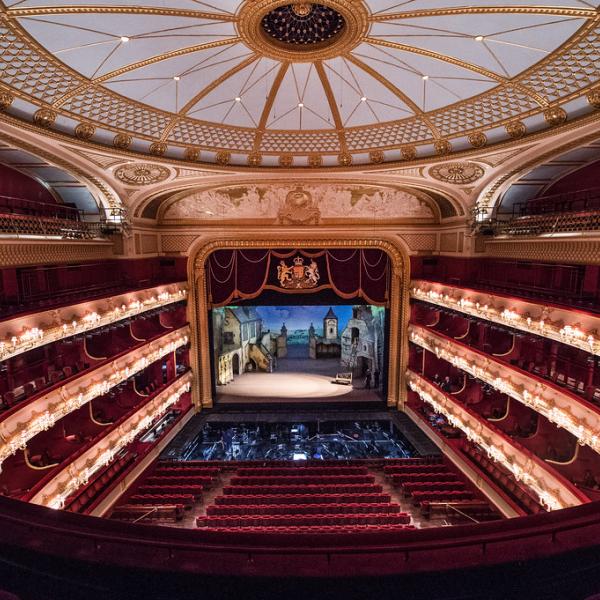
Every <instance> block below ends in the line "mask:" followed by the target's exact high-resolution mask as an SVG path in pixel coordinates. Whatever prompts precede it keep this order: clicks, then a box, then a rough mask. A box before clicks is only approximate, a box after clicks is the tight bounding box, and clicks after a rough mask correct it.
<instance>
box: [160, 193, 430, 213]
mask: <svg viewBox="0 0 600 600" xmlns="http://www.w3.org/2000/svg"><path fill="white" fill-rule="evenodd" d="M299 189H300V191H301V192H302V193H303V194H304V195H305V196H307V197H310V198H311V202H312V206H314V208H315V210H316V209H318V211H319V213H320V218H321V219H406V218H424V219H432V218H433V217H434V213H433V211H432V209H431V207H430V206H429V204H428V200H429V197H428V196H427V195H426V194H424V193H422V192H417V191H412V190H411V191H408V190H405V189H398V188H393V187H377V188H376V187H373V186H345V185H308V186H303V187H301V188H298V186H292V185H285V186H262V185H250V186H238V187H228V188H221V189H217V190H207V191H203V192H196V193H193V194H190V195H189V196H185V197H183V198H181V199H179V200H177V201H175V202H174V203H173V204H172V205H171V206H169V207H168V208H167V210H166V211H165V214H164V217H163V218H164V219H202V220H221V219H227V220H230V219H277V218H278V216H279V215H280V214H281V211H282V210H283V211H285V207H286V198H288V195H289V194H290V192H298V190H299ZM429 201H430V202H431V200H429Z"/></svg>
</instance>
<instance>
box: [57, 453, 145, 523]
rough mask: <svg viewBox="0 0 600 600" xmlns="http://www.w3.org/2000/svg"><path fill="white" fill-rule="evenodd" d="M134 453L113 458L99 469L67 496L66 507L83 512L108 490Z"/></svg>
mask: <svg viewBox="0 0 600 600" xmlns="http://www.w3.org/2000/svg"><path fill="white" fill-rule="evenodd" d="M136 456H137V455H136V454H127V455H125V456H121V457H119V458H117V459H116V460H114V461H113V462H112V463H111V464H110V465H109V466H108V467H107V468H106V469H104V470H103V471H100V472H99V473H97V474H96V476H95V477H94V478H93V479H92V480H91V481H90V482H88V485H87V486H86V487H85V488H84V489H83V490H78V491H77V492H76V494H75V495H73V496H72V497H71V498H67V502H66V503H65V504H66V508H67V510H70V511H72V512H83V511H84V510H85V509H86V508H88V507H89V506H90V505H91V504H92V503H94V501H95V500H96V499H97V498H98V497H99V496H100V495H102V494H103V493H104V492H106V491H107V490H108V487H109V486H110V483H111V482H113V481H114V480H115V479H116V478H117V477H119V475H120V474H121V473H123V471H124V470H125V469H127V468H128V467H129V466H130V465H132V464H133V463H134V462H135V459H136Z"/></svg>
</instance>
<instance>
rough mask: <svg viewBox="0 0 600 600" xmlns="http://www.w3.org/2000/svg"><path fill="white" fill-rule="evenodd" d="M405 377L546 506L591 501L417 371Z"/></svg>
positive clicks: (455, 425)
mask: <svg viewBox="0 0 600 600" xmlns="http://www.w3.org/2000/svg"><path fill="white" fill-rule="evenodd" d="M406 378H407V381H408V386H409V387H410V389H411V390H412V391H413V392H416V393H417V394H418V396H419V398H421V400H423V401H424V402H426V403H427V404H429V405H430V406H432V407H433V409H434V410H435V411H436V412H437V413H441V414H442V415H444V416H445V417H446V419H448V422H449V423H450V424H451V425H452V426H453V427H456V428H458V429H460V430H461V431H462V432H463V433H464V434H465V435H466V436H467V439H468V440H469V441H471V442H473V443H475V444H477V445H478V446H480V447H481V448H482V449H483V450H484V451H485V453H486V454H487V455H488V456H489V457H490V458H491V459H492V460H494V461H495V462H497V463H499V464H501V465H502V466H503V467H504V468H505V469H507V470H508V471H509V472H510V473H511V475H512V476H513V477H514V478H515V479H516V481H517V482H519V483H521V484H523V485H525V486H526V487H527V488H528V489H529V490H531V491H532V492H533V493H534V494H535V495H536V496H537V497H538V499H539V501H540V503H541V504H542V505H543V506H544V507H545V508H547V509H548V510H559V509H561V508H567V507H569V506H579V505H580V504H584V503H585V502H588V501H589V500H588V499H587V498H586V497H584V496H583V495H582V494H581V493H580V492H578V490H577V488H575V486H574V485H573V484H571V483H569V482H568V481H567V480H565V479H564V478H563V477H562V476H560V475H559V474H558V473H556V471H554V469H552V468H551V467H550V466H548V465H547V464H546V463H545V462H544V461H543V460H541V459H540V458H538V457H537V456H534V455H532V454H531V453H529V452H524V451H523V449H522V448H521V447H520V446H519V445H517V444H516V443H515V442H513V440H511V438H510V437H509V436H507V435H506V434H505V433H503V432H502V431H500V430H498V429H496V428H493V427H491V426H490V425H488V424H487V423H486V422H485V421H484V420H483V419H482V418H481V417H479V415H477V414H475V413H474V412H472V411H470V410H469V409H467V408H466V407H465V406H463V405H462V404H461V403H460V402H458V401H456V400H455V399H454V398H453V397H452V396H449V395H447V394H444V392H443V391H442V390H440V389H439V388H437V387H435V386H434V385H432V384H431V383H429V382H428V381H427V380H426V379H424V378H423V377H421V376H420V375H418V374H417V373H415V372H414V371H410V370H409V371H408V372H407V374H406Z"/></svg>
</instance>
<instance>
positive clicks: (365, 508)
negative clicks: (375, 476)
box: [206, 502, 400, 516]
mask: <svg viewBox="0 0 600 600" xmlns="http://www.w3.org/2000/svg"><path fill="white" fill-rule="evenodd" d="M399 512H400V505H399V504H391V503H381V502H380V503H368V504H367V503H359V502H354V503H346V504H325V503H321V504H231V505H227V504H224V505H214V504H213V505H211V506H208V507H207V509H206V514H207V515H209V516H213V515H240V514H244V515H313V514H318V515H327V514H339V513H345V514H349V515H352V514H359V513H360V514H370V513H379V514H383V513H388V514H394V513H399Z"/></svg>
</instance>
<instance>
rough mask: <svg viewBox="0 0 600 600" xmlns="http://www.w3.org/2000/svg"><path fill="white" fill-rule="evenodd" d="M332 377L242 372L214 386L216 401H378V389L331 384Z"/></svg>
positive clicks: (239, 402)
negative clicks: (228, 380) (219, 385)
mask: <svg viewBox="0 0 600 600" xmlns="http://www.w3.org/2000/svg"><path fill="white" fill-rule="evenodd" d="M332 380H333V377H331V376H328V375H319V374H316V373H300V372H283V373H277V372H276V373H261V372H258V373H244V374H243V375H239V376H238V377H236V378H235V379H234V380H233V381H232V382H231V383H228V384H227V385H226V386H223V387H220V388H217V402H218V403H219V404H248V403H251V404H256V403H259V402H266V403H281V402H285V403H289V402H332V401H333V402H336V401H340V402H381V401H382V398H381V396H380V394H379V393H378V390H373V389H364V388H363V387H362V386H363V385H364V384H363V382H362V381H361V382H360V386H361V387H360V388H354V387H352V386H351V385H339V384H335V383H332Z"/></svg>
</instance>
